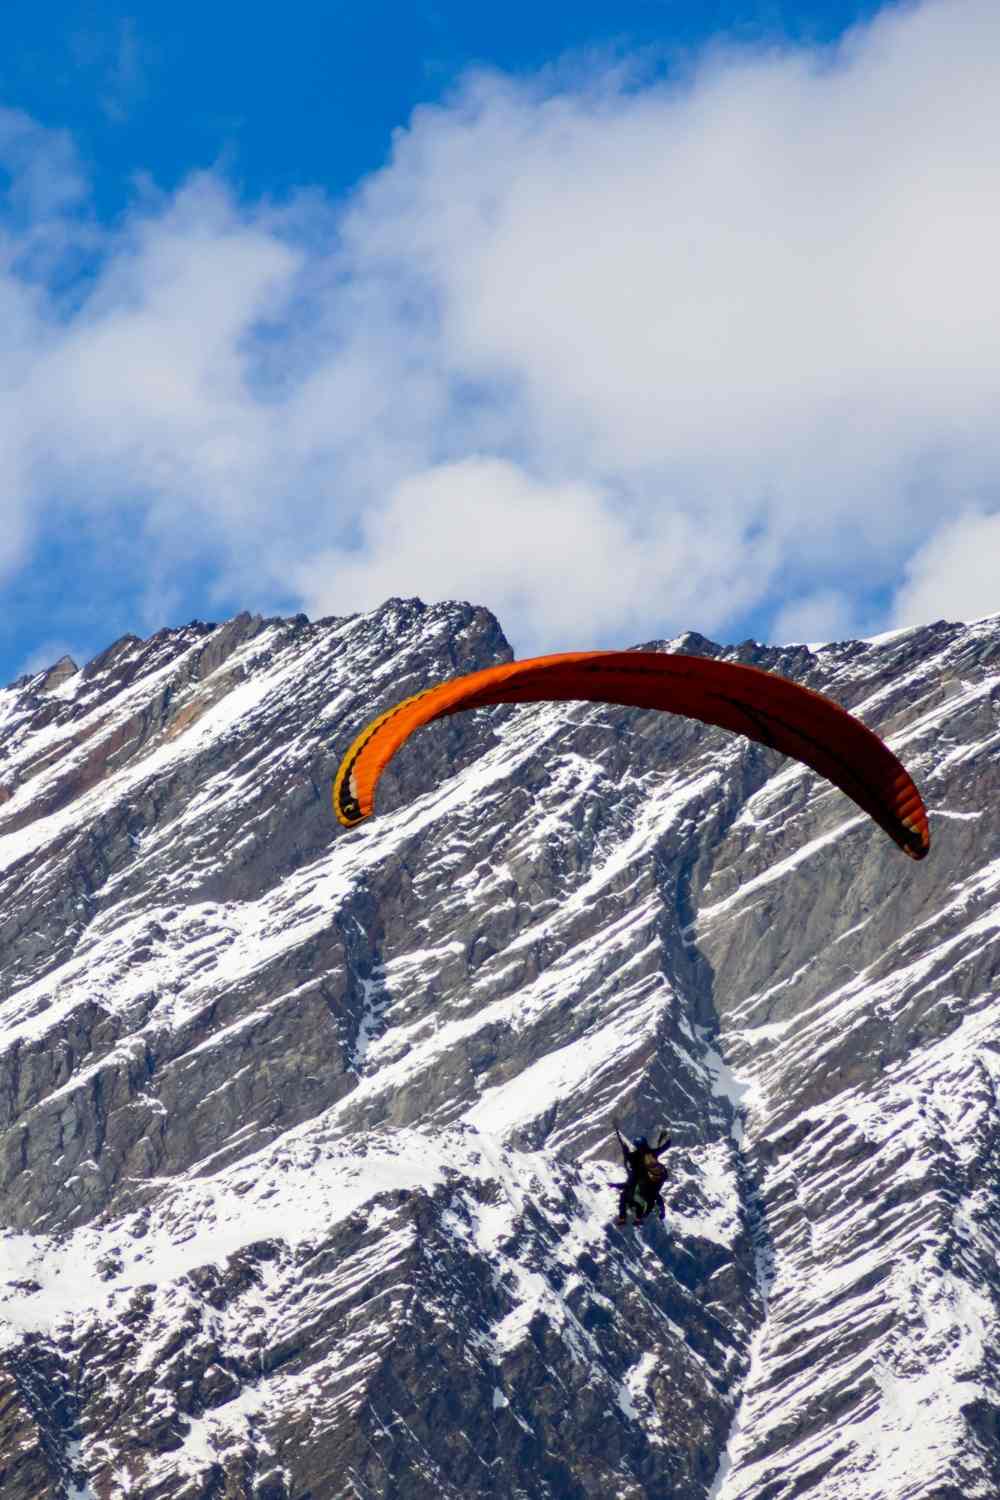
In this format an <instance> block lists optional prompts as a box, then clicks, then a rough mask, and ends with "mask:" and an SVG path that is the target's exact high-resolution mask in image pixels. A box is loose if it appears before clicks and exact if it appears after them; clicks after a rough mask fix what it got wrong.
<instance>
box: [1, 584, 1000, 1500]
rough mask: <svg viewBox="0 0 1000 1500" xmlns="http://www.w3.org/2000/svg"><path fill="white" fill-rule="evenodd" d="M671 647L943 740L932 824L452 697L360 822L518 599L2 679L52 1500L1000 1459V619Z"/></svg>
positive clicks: (854, 1489)
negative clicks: (360, 739) (495, 613)
mask: <svg viewBox="0 0 1000 1500" xmlns="http://www.w3.org/2000/svg"><path fill="white" fill-rule="evenodd" d="M656 644H659V645H660V646H661V647H662V646H663V645H664V644H665V643H656ZM669 644H670V645H672V646H673V647H674V648H675V649H683V650H686V651H689V652H691V653H692V654H698V653H699V652H705V653H706V654H718V655H725V656H727V657H728V659H732V660H741V661H748V662H750V663H751V664H753V665H763V666H765V667H768V668H769V669H771V670H778V671H785V672H786V674H787V675H789V676H794V677H795V678H796V680H800V681H804V682H806V683H807V685H809V686H812V687H817V688H818V689H819V690H821V691H825V692H828V693H829V694H830V695H831V696H833V697H835V698H837V699H838V701H841V702H843V703H844V704H845V706H847V707H849V708H851V709H852V710H853V711H855V712H858V713H859V714H860V715H861V717H863V718H864V719H865V720H866V722H869V723H870V724H871V725H872V727H874V728H875V729H876V730H877V731H878V732H880V733H883V734H887V735H889V736H890V737H891V738H892V742H893V746H894V748H897V749H898V750H899V753H900V754H901V755H902V757H903V759H904V761H906V763H907V765H908V767H909V768H910V769H911V770H912V771H913V772H914V774H915V776H916V779H917V781H918V784H920V785H921V786H922V787H923V788H924V790H925V794H926V796H927V800H928V804H929V807H930V811H931V819H932V825H933V828H934V847H933V849H932V853H931V856H930V858H929V859H928V860H927V861H925V862H924V865H923V866H920V867H918V868H917V869H916V871H914V869H913V867H912V866H910V864H909V862H908V861H905V860H904V859H902V857H901V856H900V855H899V853H898V851H897V850H896V849H895V848H894V847H893V846H892V845H891V843H890V842H889V840H888V839H886V838H885V836H884V835H883V834H882V833H881V832H880V831H879V830H878V829H876V828H874V827H870V826H867V823H866V820H865V819H864V818H863V817H861V816H859V815H857V814H856V811H855V809H854V808H853V807H852V806H851V804H849V803H847V802H846V801H845V799H843V798H842V797H841V796H840V794H838V793H836V792H833V791H830V790H828V789H825V788H824V786H823V784H822V783H820V782H819V781H818V780H817V778H816V777H815V776H813V775H812V773H810V772H808V771H806V770H805V769H803V768H800V767H797V766H794V765H791V764H789V763H787V762H782V761H781V760H780V758H779V757H777V756H775V755H774V754H773V752H769V751H767V750H764V749H763V748H762V747H760V746H756V745H752V744H750V743H748V742H746V741H743V740H741V739H740V738H739V737H736V736H725V735H722V734H720V733H719V732H717V731H712V730H710V729H708V728H706V727H705V726H703V725H700V724H695V723H692V722H689V721H683V720H677V719H673V718H671V717H670V716H665V715H650V714H645V715H643V714H641V713H637V712H635V711H618V710H614V709H610V708H608V707H606V706H589V705H579V706H567V705H539V706H537V707H533V708H524V709H518V710H510V709H501V710H496V711H488V712H485V713H482V714H477V715H467V716H464V717H460V718H456V719H453V720H449V721H446V722H444V723H442V724H439V725H435V726H431V727H429V728H428V729H427V730H425V731H422V733H421V735H420V736H419V737H418V740H417V741H415V742H414V744H413V746H412V747H407V748H406V749H405V750H404V751H403V752H401V753H400V755H399V756H398V757H397V759H396V761H394V763H393V765H392V766H391V767H390V768H389V771H388V772H387V774H386V777H385V778H384V783H383V788H382V789H381V791H380V815H379V817H378V819H377V820H376V822H375V823H373V824H372V825H371V826H370V827H366V828H364V829H361V830H358V831H357V832H351V833H347V832H344V833H342V832H341V831H339V830H338V829H337V826H336V824H335V822H334V820H333V817H332V812H331V810H330V806H329V781H330V776H331V775H332V771H333V769H334V768H335V764H336V758H337V754H338V752H339V751H341V750H342V749H343V748H345V747H346V745H347V744H348V743H350V740H351V739H352V738H353V736H354V734H355V733H356V732H357V731H358V729H360V727H361V726H362V724H363V723H364V722H366V720H367V719H368V718H370V717H371V716H372V715H373V714H374V713H376V712H378V711H379V710H380V709H381V708H382V707H385V706H388V704H390V703H391V702H393V701H395V700H396V699H398V698H401V697H403V696H406V694H407V693H408V692H411V691H415V690H417V688H419V687H421V686H425V685H426V684H427V683H428V682H431V681H435V680H439V679H440V678H443V677H447V676H449V675H454V674H455V673H457V672H462V671H468V670H475V669H476V668H478V667H480V666H486V665H492V664H494V663H495V662H497V661H501V660H509V659H510V656H511V651H510V647H509V644H508V643H507V641H506V639H505V637H504V635H503V632H502V630H501V629H500V627H499V625H498V623H497V622H496V621H495V620H494V619H493V617H492V616H490V615H489V614H488V612H486V611H484V610H481V609H477V608H476V607H474V606H472V605H461V604H453V605H438V606H425V605H423V604H421V603H420V601H414V600H390V601H387V603H386V604H385V605H384V606H382V607H381V608H380V609H378V610H375V611H372V612H371V613H370V614H368V615H366V616H348V617H344V618H343V619H340V618H332V619H329V620H325V621H317V622H310V621H308V620H307V619H306V618H305V617H304V616H298V617H295V618H294V619H291V620H287V621H286V620H280V619H279V620H263V619H261V618H259V617H255V616H250V615H247V614H244V615H240V616H237V617H236V618H235V619H234V620H232V621H229V622H226V623H224V624H221V625H204V624H199V623H198V622H192V624H191V625H190V626H187V627H184V628H183V629H181V630H176V631H163V632H158V633H157V635H155V636H153V637H151V638H150V639H149V640H148V641H139V640H138V639H137V638H135V637H123V638H122V640H121V641H118V642H115V643H113V645H112V646H110V647H109V648H107V649H106V650H105V651H104V652H102V653H100V655H99V656H98V657H96V658H94V660H93V662H90V663H88V664H86V666H85V667H84V668H82V669H80V670H78V671H76V672H74V673H69V672H63V674H62V675H61V679H60V680H58V681H53V679H52V673H53V671H54V668H53V669H48V670H47V671H46V672H43V673H39V674H35V676H34V677H31V678H29V679H28V680H27V681H25V680H24V679H20V680H19V682H18V683H17V684H12V685H11V687H9V688H8V689H6V690H4V692H3V693H0V785H2V786H3V788H4V789H5V791H6V794H7V795H6V797H5V798H4V800H3V803H2V805H0V982H2V986H3V988H2V997H3V998H2V1000H0V1028H2V1030H0V1171H2V1173H3V1184H4V1204H5V1225H6V1228H5V1230H4V1232H3V1233H2V1235H0V1320H2V1321H0V1328H2V1330H3V1342H2V1347H0V1380H2V1382H3V1386H2V1388H0V1480H2V1484H3V1493H4V1495H5V1497H6V1496H7V1495H8V1493H9V1495H10V1496H11V1500H29V1497H35V1496H38V1497H41V1496H51V1497H52V1500H57V1497H58V1500H62V1497H64V1496H66V1497H68V1496H73V1497H74V1500H92V1497H97V1500H118V1497H119V1496H124V1495H126V1494H128V1495H131V1496H141V1497H143V1500H156V1497H158V1496H161V1495H162V1496H164V1497H167V1496H170V1497H175V1496H177V1497H180V1500H195V1497H202V1496H204V1497H208V1496H210V1495H211V1496H214V1495H224V1496H226V1497H246V1500H251V1497H252V1500H306V1497H312V1500H327V1497H330V1500H332V1497H338V1500H339V1497H340V1496H345V1497H346V1496H348V1495H350V1496H369V1495H385V1496H392V1495H401V1496H402V1495H406V1496H407V1497H413V1500H420V1497H421V1496H423V1495H425V1494H426V1495H427V1496H430V1495H432V1494H434V1495H438V1496H440V1495H445V1496H451V1495H455V1496H459V1495H462V1496H472V1495H482V1496H487V1495H495V1496H517V1495H524V1496H525V1497H529V1496H530V1497H531V1500H535V1497H552V1500H561V1497H577V1496H580V1497H582V1496H602V1497H603V1496H608V1495H612V1494H614V1495H619V1496H621V1497H623V1500H624V1497H628V1500H639V1497H644V1496H647V1495H658V1494H663V1493H671V1494H672V1495H675V1496H677V1497H678V1500H688V1497H691V1500H694V1497H702V1496H708V1495H709V1494H711V1496H712V1497H713V1500H737V1497H743V1496H745V1497H747V1500H749V1497H751V1496H753V1497H754V1500H761V1497H764V1500H781V1497H784V1496H788V1497H791V1496H792V1495H793V1494H796V1495H799V1494H801V1495H808V1496H812V1497H815V1500H840V1497H844V1500H847V1497H850V1500H863V1497H864V1496H865V1495H867V1494H870V1495H872V1496H875V1495H878V1496H880V1497H883V1496H884V1497H899V1500H903V1497H906V1500H910V1497H914V1500H921V1497H924V1496H927V1497H930V1496H934V1497H936V1500H937V1497H946V1496H948V1495H950V1494H952V1493H954V1494H956V1495H957V1494H958V1493H962V1494H963V1495H967V1496H974V1495H977V1494H982V1495H984V1496H987V1495H989V1494H991V1493H995V1492H996V1489H997V1488H1000V1475H998V1472H997V1467H996V1465H997V1458H996V1451H997V1450H996V1444H995V1441H993V1437H992V1436H991V1435H992V1434H995V1432H996V1430H997V1429H996V1426H995V1424H996V1422H997V1412H998V1410H1000V1386H998V1382H997V1371H996V1368H995V1360H994V1358H993V1356H992V1354H991V1352H990V1351H991V1339H990V1336H989V1331H990V1330H995V1328H996V1319H997V1296H998V1278H997V1276H996V1249H997V1235H996V1232H995V1231H994V1230H993V1228H992V1225H993V1223H994V1222H1000V1214H998V1213H997V1209H998V1204H997V1191H996V1189H997V1180H998V1179H997V1174H996V1171H995V1164H996V1150H997V1139H998V1131H997V1072H996V1058H997V1056H998V1054H1000V1027H998V1014H997V1004H996V998H995V997H996V987H997V986H996V976H997V972H998V945H997V936H996V933H997V928H998V926H1000V910H998V906H997V901H996V895H995V892H996V889H997V883H998V881H1000V833H998V830H997V828H996V825H995V820H991V819H990V818H989V808H990V806H991V793H993V794H994V803H995V791H996V784H997V764H998V750H1000V667H998V665H997V664H998V662H1000V622H998V621H997V620H995V619H989V620H987V621H984V622H977V623H976V624H973V625H968V626H960V625H949V624H944V623H942V624H939V625H936V626H928V627H916V628H914V629H913V630H910V631H906V632H903V633H900V634H894V635H892V636H891V637H890V638H889V639H885V640H882V641H876V642H872V643H857V642H856V643H840V644H838V643H834V644H832V645H828V646H825V647H823V648H821V649H819V650H817V651H811V650H810V649H809V648H807V647H802V646H799V647H789V648H783V647H767V646H760V645H758V644H757V643H754V642H744V643H741V644H740V645H739V646H736V647H731V648H725V647H719V646H717V645H715V644H714V643H712V642H709V641H707V640H706V639H705V638H703V637H697V636H695V635H693V634H689V635H688V636H685V637H682V638H680V639H679V640H678V641H677V642H673V643H669ZM55 666H56V667H61V666H62V664H61V663H57V664H55ZM528 792H530V796H529V795H527V793H528ZM619 1112H620V1114H621V1117H622V1121H623V1126H624V1127H625V1128H627V1129H630V1130H638V1129H640V1128H646V1127H648V1128H653V1126H655V1125H659V1124H661V1123H666V1122H669V1123H670V1124H671V1126H672V1127H673V1129H674V1134H675V1140H676V1143H677V1145H676V1148H675V1151H674V1152H673V1153H672V1158H673V1177H672V1182H671V1186H670V1188H669V1190H668V1194H667V1197H668V1220H667V1225H666V1227H665V1228H662V1229H661V1228H660V1226H658V1225H652V1226H649V1227H648V1228H647V1229H646V1230H644V1231H643V1232H641V1233H639V1234H636V1233H635V1232H634V1231H631V1230H630V1231H629V1232H628V1234H627V1235H622V1234H621V1233H620V1232H619V1231H617V1230H614V1229H613V1228H612V1227H611V1226H610V1220H611V1218H612V1217H613V1211H614V1190H613V1187H612V1186H611V1185H610V1184H611V1183H612V1182H613V1181H614V1179H615V1177H616V1176H617V1169H616V1164H615V1162H614V1147H613V1142H611V1141H610V1139H609V1136H610V1123H611V1119H612V1117H613V1116H614V1115H615V1114H616V1113H619ZM945 1129H947V1132H948V1134H947V1137H945V1135H944V1130H945ZM848 1185H850V1191H849V1192H848V1191H847V1186H848ZM949 1309H951V1311H950V1313H949ZM935 1367H936V1368H937V1370H938V1373H939V1375H940V1371H942V1370H944V1371H946V1372H947V1375H948V1378H947V1380H945V1379H941V1378H939V1379H938V1381H937V1384H936V1385H935V1384H934V1370H935ZM928 1380H930V1382H931V1383H930V1384H929V1385H928V1384H927V1381H928ZM921 1381H923V1382H924V1384H923V1385H921ZM3 1392H5V1393H6V1394H3ZM966 1398H967V1399H966ZM991 1444H992V1446H991ZM991 1485H993V1486H994V1488H993V1490H991V1489H990V1488H989V1487H990V1486H991ZM866 1486H867V1488H866ZM949 1487H950V1488H949Z"/></svg>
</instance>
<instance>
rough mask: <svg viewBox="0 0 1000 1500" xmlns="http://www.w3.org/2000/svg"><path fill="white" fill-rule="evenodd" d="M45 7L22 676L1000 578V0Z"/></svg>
mask: <svg viewBox="0 0 1000 1500" xmlns="http://www.w3.org/2000/svg"><path fill="white" fill-rule="evenodd" d="M495 10H496V13H494V8H489V7H478V6H469V5H468V4H465V3H462V4H457V3H447V4H439V5H436V6H433V7H426V8H424V7H418V6H403V5H399V4H390V3H388V0H381V3H372V4H369V5H366V6H363V7H351V8H346V7H334V6H318V5H306V4H298V5H296V4H292V5H290V6H286V7H285V8H284V9H280V10H275V9H272V10H270V11H267V12H262V11H260V10H259V8H258V9H257V10H254V8H252V7H246V6H241V7H236V6H235V5H230V4H227V3H219V4H216V5H213V6H204V5H202V6H199V7H197V8H196V7H194V6H193V5H190V4H187V3H180V4H175V5H173V6H171V7H169V8H167V7H161V6H156V7H152V6H150V7H143V6H130V7H127V8H122V7H119V6H117V5H114V4H103V5H98V4H67V5H61V6H56V7H50V8H47V9H43V10H40V9H39V8H38V7H37V6H29V5H28V4H26V3H24V0H11V3H9V4H8V5H7V6H5V8H4V16H3V21H2V30H0V40H2V46H0V375H2V378H0V507H2V511H3V515H4V519H5V525H4V527H3V531H2V533H0V577H2V580H3V585H4V588H5V591H6V604H7V608H6V609H5V610H4V611H3V616H2V623H0V657H2V661H0V680H3V681H6V680H10V679H11V678H12V677H14V676H15V675H16V674H17V673H19V672H20V671H22V670H25V669H30V668H34V667H36V666H38V665H43V664H46V663H47V662H48V661H51V660H53V659H54V658H55V656H57V655H59V654H61V652H62V651H63V650H69V651H71V652H72V653H73V654H74V655H75V656H76V657H77V658H78V659H79V660H82V659H84V658H85V657H86V656H88V655H90V654H93V653H94V652H95V651H97V650H99V649H100V648H101V647H103V646H104V645H105V644H107V643H108V642H109V641H110V640H111V639H113V638H114V637H115V636H117V635H119V634H121V633H123V632H124V631H126V630H132V631H135V632H136V633H139V634H148V633H149V632H151V631H152V630H155V629H156V628H158V627H159V626H160V625H164V624H176V623H181V622H183V621H185V620H188V619H191V618H193V617H195V616H198V617H200V618H211V619H218V618H224V617H226V616H227V615H229V614H232V613H234V612H236V611H237V610H239V609H241V608H249V609H256V610H261V611H266V612H294V611H296V610H299V609H305V610H306V611H307V612H308V613H310V614H312V615H314V616H315V615H319V614H325V613H345V612H348V611H350V610H355V609H359V608H366V607H370V606H373V605H375V604H377V603H378V602H380V600H381V599H382V598H384V597H386V596H387V595H388V594H392V593H403V594H421V595H422V596H423V597H425V598H441V597H463V598H471V599H474V600H476V601H477V602H482V603H485V604H488V605H489V606H490V607H492V608H494V609H495V610H496V611H497V613H498V614H499V616H500V618H501V621H502V623H503V624H504V626H505V628H506V630H507V632H508V634H509V635H510V637H511V639H512V641H513V642H514V644H515V647H516V649H518V651H519V652H521V653H527V652H529V651H532V650H545V649H555V648H559V647H571V646H587V645H593V644H609V645H612V644H622V643H629V642H631V641H635V640H642V639H649V638H651V637H654V636H657V635H669V634H672V633H674V632H675V631H678V630H681V629H684V628H687V627H692V628H697V629H701V630H703V631H705V633H707V634H711V635H715V636H716V637H718V638H723V639H734V638H741V637H743V636H745V635H747V634H756V635H758V636H760V637H766V638H772V639H793V638H794V639H802V638H806V639H816V638H827V637H829V636H831V635H848V634H855V633H859V632H866V631H867V632H871V631H874V630H878V629H882V628H885V627H887V626H891V625H895V624H899V623H908V622H911V621H915V620H920V619H924V618H931V617H938V616H940V615H951V616H953V617H969V616H970V615H975V614H985V613H988V612H990V611H992V610H995V609H1000V587H998V585H997V583H996V581H995V575H997V576H1000V567H997V566H996V564H995V562H994V559H998V560H1000V440H998V437H997V432H998V423H997V421H996V406H997V396H998V394H1000V391H998V387H1000V378H998V374H1000V372H998V359H1000V355H998V337H997V335H998V330H1000V298H998V291H997V280H998V279H997V277H996V274H995V266H996V265H997V264H998V263H1000V227H998V215H997V211H996V205H997V202H998V189H1000V162H998V153H997V149H996V141H997V139H998V138H1000V130H998V127H1000V103H998V100H1000V12H998V11H997V8H996V6H995V3H993V0H925V3H922V4H912V5H906V6H883V7H878V6H874V5H864V6H861V5H854V4H850V3H846V0H845V3H841V4H828V5H809V4H804V3H803V4H794V3H778V0H776V3H766V4H765V3H759V4H758V3H751V0H744V3H739V4H737V3H727V4H723V3H717V4H712V3H702V4H699V5H697V6H695V5H682V4H679V3H673V4H668V3H662V0H645V3H637V0H622V3H618V4H615V5H613V6H612V5H610V4H597V3H589V4H583V3H577V4H574V5H572V6H570V5H563V4H561V3H560V4H551V5H549V6H545V7H532V8H530V9H529V8H528V7H521V6H517V5H514V6H508V7H505V8H502V9H501V8H495Z"/></svg>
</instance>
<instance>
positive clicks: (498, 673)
mask: <svg viewBox="0 0 1000 1500" xmlns="http://www.w3.org/2000/svg"><path fill="white" fill-rule="evenodd" d="M546 700H580V701H584V702H590V703H613V704H623V705H628V706H630V707H633V708H656V709H660V710H665V711H667V712H669V713H675V714H681V715H684V716H686V717H688V718H692V719H700V720H702V722H703V723H706V724H715V725H718V726H719V727H720V728H723V729H732V730H735V731H736V732H737V733H739V734H744V735H746V736H747V737H748V738H749V739H751V740H755V741H756V742H757V743H758V744H760V745H768V746H770V747H771V748H772V749H775V750H780V751H782V753H783V754H785V755H791V756H793V757H794V758H795V759H796V760H800V761H802V762H803V763H804V764H805V765H807V766H811V767H812V769H813V770H814V771H817V772H818V773H819V774H820V775H821V776H824V777H825V778H826V779H827V780H828V781H831V782H833V784H834V786H837V787H839V788H840V789H841V791H843V792H846V793H847V795H848V796H849V797H851V798H852V799H853V800H854V801H855V802H856V803H857V804H858V806H859V807H861V808H863V809H864V811H865V812H867V813H869V814H870V816H871V817H872V818H874V819H875V821H876V822H877V823H878V824H879V825H880V826H881V827H882V828H884V829H885V831H886V832H887V833H888V834H889V835H890V837H891V838H893V839H895V841H896V843H897V844H898V845H899V847H900V848H901V849H903V850H904V851H905V852H906V853H907V854H909V855H910V856H911V857H912V858H913V859H923V857H924V855H925V854H926V853H927V851H928V849H929V848H930V833H929V830H928V827H927V814H926V812H925V810H924V805H923V802H922V801H921V798H920V793H919V792H918V791H917V789H916V787H915V786H914V784H913V782H912V781H911V780H910V777H909V775H908V774H907V772H906V770H905V768H904V767H903V766H902V765H901V764H900V762H899V761H898V760H897V759H896V757H895V755H893V753H892V751H891V750H890V749H889V747H888V746H887V745H886V744H884V743H883V741H882V740H880V739H879V737H878V735H877V734H874V733H873V732H872V731H871V730H870V729H868V728H866V727H865V725H864V724H862V723H861V721H860V720H859V719H855V718H854V717H853V716H852V715H851V714H849V713H848V712H847V711H846V709H843V708H841V707H840V705H839V704H837V703H834V702H833V701H832V699H830V698H825V697H824V696H823V695H822V694H821V693H815V692H813V691H812V690H811V689H810V688H805V687H801V686H800V685H799V684H798V683H795V682H791V681H789V679H788V678H787V677H779V676H778V674H777V673H775V672H764V671H762V670H761V669H760V668H759V667H746V666H742V665H740V664H738V663H735V662H726V661H715V660H713V658H711V657H705V656H682V655H679V654H671V653H667V652H659V651H573V652H564V653H560V654H559V655H556V656H536V657H532V658H531V659H530V660H528V661H515V662H507V663H505V664H504V665H503V666H499V667H487V668H486V669H485V670H484V671H482V672H472V673H470V674H469V675H468V676H466V677H455V678H452V679H451V680H450V681H448V682H442V683H439V684H438V685H437V686H436V687H431V688H427V689H426V690H425V691H424V692H422V693H417V694H415V695H414V696H413V697H412V698H406V699H404V700H403V702H402V703H397V704H396V705H395V707H393V708H390V709H388V710H387V711H386V712H385V713H383V714H380V715H379V717H378V718H377V719H374V720H373V721H372V722H371V723H370V724H369V725H368V726H367V727H366V728H365V729H364V730H363V731H362V733H361V734H360V735H359V736H358V738H357V739H356V740H355V741H354V744H353V745H352V746H351V747H350V749H349V750H348V752H347V754H346V755H345V757H344V759H343V762H342V763H341V766H340V769H339V771H338V772H337V776H336V779H335V780H334V783H333V805H334V811H335V812H336V814H337V817H338V818H339V820H340V822H341V823H343V824H344V825H345V826H346V827H348V828H353V827H354V826H355V824H357V823H360V822H361V821H362V820H363V819H364V818H366V817H368V816H369V814H370V813H371V812H372V811H373V807H374V799H375V788H376V786H377V785H378V780H379V777H380V776H381V774H382V772H383V770H384V769H385V767H386V765H387V764H388V762H389V761H390V760H391V759H392V757H393V755H394V754H395V753H396V751H397V750H398V749H399V747H400V745H402V744H403V743H404V742H405V741H406V740H408V739H409V737H410V735H411V734H413V732H414V731H415V730H416V729H419V728H420V727H421V726H422V725H424V724H429V723H431V722H432V721H433V720H435V719H442V718H445V717H446V716H447V715H449V714H454V713H461V712H464V710H466V709H470V708H485V707H487V706H489V705H492V704H496V703H538V702H543V701H546Z"/></svg>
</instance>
